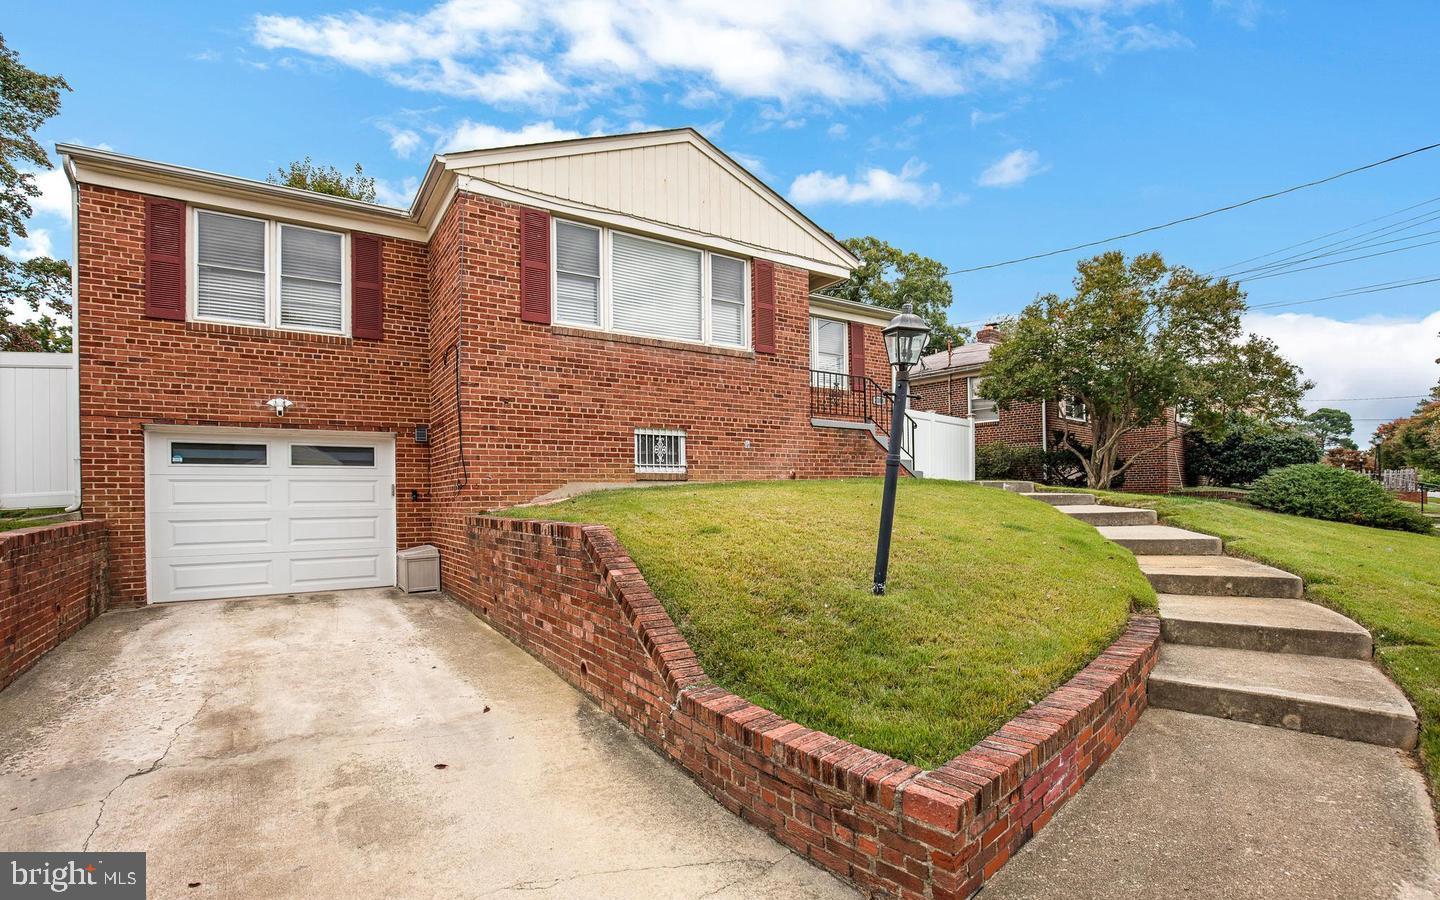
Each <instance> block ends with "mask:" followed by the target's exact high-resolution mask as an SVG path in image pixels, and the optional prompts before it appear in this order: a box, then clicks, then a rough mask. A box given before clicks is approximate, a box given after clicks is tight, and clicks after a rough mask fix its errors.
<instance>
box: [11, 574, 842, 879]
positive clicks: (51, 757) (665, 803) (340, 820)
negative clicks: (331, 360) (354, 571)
mask: <svg viewBox="0 0 1440 900" xmlns="http://www.w3.org/2000/svg"><path fill="white" fill-rule="evenodd" d="M0 848H4V849H6V850H80V849H82V848H88V849H90V850H144V851H147V852H148V854H149V857H148V872H149V875H148V878H149V885H150V896H151V897H154V898H163V897H185V898H200V897H224V898H249V897H253V898H266V900H269V898H275V897H306V898H325V897H336V898H346V900H354V898H360V897H406V898H409V897H443V898H457V897H508V896H517V897H518V896H524V897H527V898H546V897H579V896H583V897H590V898H603V897H626V898H631V897H665V898H682V897H695V898H698V897H714V898H725V897H730V898H741V897H745V898H756V897H758V898H782V897H783V898H842V897H846V898H848V897H854V896H855V894H854V893H853V892H852V891H851V890H850V889H849V888H847V887H846V886H844V885H843V884H841V883H840V882H839V881H837V880H836V879H834V878H832V877H831V876H829V875H827V874H825V873H823V872H821V871H820V870H818V869H816V868H814V867H812V866H810V865H809V864H807V863H806V862H804V861H803V860H801V859H800V858H798V857H796V856H795V855H794V854H792V853H790V852H789V851H787V850H786V849H785V848H783V847H782V846H781V845H779V844H777V843H775V842H774V841H772V840H771V839H770V838H768V837H767V836H765V835H764V834H763V833H761V832H759V831H757V830H755V829H753V828H751V827H749V826H747V825H745V824H744V823H742V822H741V821H740V820H739V819H737V818H735V817H734V816H731V815H730V814H729V813H727V812H725V811H724V810H723V809H722V808H721V807H720V806H718V805H717V804H715V803H714V802H713V801H711V800H710V799H709V798H708V797H707V796H706V795H705V794H704V793H703V792H701V791H700V789H699V788H697V787H696V786H695V785H694V784H693V783H692V782H691V781H690V780H689V779H688V778H686V777H685V775H684V774H682V773H681V772H680V771H679V770H678V769H676V768H674V767H673V766H671V765H670V764H669V763H667V762H665V761H664V760H662V759H661V758H660V757H658V756H657V755H656V754H654V753H653V752H651V751H650V750H648V749H647V748H646V747H645V746H644V745H643V744H641V742H640V741H639V740H638V739H636V738H635V737H634V736H632V735H631V734H630V732H628V731H627V730H625V729H624V728H622V727H621V726H620V725H619V724H618V723H616V722H615V721H614V720H612V719H611V718H609V717H608V716H606V715H604V714H603V713H601V712H600V711H599V710H598V709H596V708H595V707H594V706H593V705H591V704H590V702H589V701H587V700H586V699H585V698H584V697H582V696H581V695H580V694H578V693H576V692H575V691H574V690H572V689H571V688H570V687H569V686H568V685H566V684H565V683H564V682H562V681H561V680H560V679H559V678H557V677H556V676H555V675H553V674H552V673H551V672H550V671H549V670H547V669H545V668H544V667H543V666H541V665H540V664H539V663H537V662H535V661H534V660H533V659H531V658H530V657H529V656H528V655H526V654H525V653H524V652H522V651H521V650H519V649H517V648H515V647H514V646H512V645H511V644H510V643H508V642H507V641H505V640H504V639H503V638H501V637H500V636H499V635H497V634H495V633H494V632H493V631H491V630H490V629H489V628H488V627H486V626H485V625H483V624H482V623H481V622H480V621H479V620H477V619H476V618H475V617H474V616H472V615H471V614H470V613H468V612H466V611H465V610H463V609H461V608H460V607H459V606H457V605H455V604H454V603H452V602H450V601H448V600H446V599H443V598H438V597H434V596H431V597H419V598H416V597H407V596H404V595H402V594H399V593H396V592H394V591H388V590H375V591H354V592H346V593H337V594H314V595H308V596H301V597H277V598H264V599H256V600H236V601H206V602H193V603H185V604H174V605H169V606H164V607H154V608H149V609H144V610H136V611H133V612H116V613H110V614H107V615H105V616H102V617H101V618H100V619H99V620H97V621H96V622H94V623H92V624H91V625H90V626H88V627H87V628H85V629H84V630H83V631H81V632H80V634H78V635H77V636H75V637H74V638H72V639H71V640H70V641H68V642H66V643H65V644H63V645H62V646H61V647H60V648H59V649H58V650H56V651H55V652H54V653H52V654H51V655H50V656H48V657H47V658H45V659H44V660H42V661H41V663H40V664H39V665H38V666H37V667H36V668H35V669H33V670H32V671H30V672H29V673H27V674H26V675H25V676H23V677H22V678H20V679H19V680H18V681H17V682H16V683H15V684H14V685H12V686H11V687H10V688H9V689H8V690H6V691H4V692H3V693H0Z"/></svg>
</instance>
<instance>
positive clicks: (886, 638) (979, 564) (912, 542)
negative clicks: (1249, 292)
mask: <svg viewBox="0 0 1440 900" xmlns="http://www.w3.org/2000/svg"><path fill="white" fill-rule="evenodd" d="M880 494H881V483H880V481H879V480H877V479H848V480H839V481H791V482H744V483H732V484H708V485H683V486H668V487H659V488H648V489H635V490H621V491H605V492H600V493H595V494H588V495H585V496H582V497H578V498H576V499H574V500H569V501H566V502H564V503H559V504H555V505H552V506H544V507H535V508H523V509H517V510H512V511H510V512H508V513H504V514H505V515H512V516H516V517H521V518H544V519H557V520H562V521H571V522H586V523H599V524H605V525H609V526H610V527H611V528H613V529H614V530H615V532H616V534H617V535H618V537H619V538H620V540H621V541H622V542H623V543H624V545H625V547H626V548H627V549H628V550H629V552H630V554H631V556H632V557H633V558H634V559H635V562H636V563H637V564H638V565H639V567H640V569H641V571H642V572H643V573H644V574H645V577H646V579H647V580H648V582H649V583H650V586H651V588H652V589H653V590H654V591H655V593H656V595H657V596H658V597H659V598H660V600H661V601H662V602H663V603H664V604H665V607H666V609H667V610H668V611H669V612H670V615H671V616H672V617H673V618H674V619H675V622H676V624H677V625H678V626H679V628H680V630H681V631H682V632H683V633H684V634H685V636H686V638H687V639H689V641H690V643H691V645H692V646H694V648H695V652H696V653H697V654H698V655H699V657H700V661H701V663H702V664H703V665H704V666H705V670H706V671H707V672H708V673H709V675H710V676H711V677H712V678H713V679H714V680H715V681H716V682H717V683H719V684H721V685H723V686H724V687H726V688H727V689H729V690H731V691H734V692H735V693H737V694H739V695H741V696H743V697H745V698H747V699H749V700H750V701H751V702H753V703H757V704H760V705H762V706H765V707H767V708H769V709H771V710H773V711H774V712H776V713H779V714H780V715H782V716H785V717H787V718H790V719H794V720H795V721H797V722H800V723H801V724H804V725H807V726H809V727H811V728H818V729H821V730H823V731H826V732H828V733H830V734H832V735H835V736H837V737H842V738H845V739H847V740H850V741H853V742H855V743H857V744H860V745H861V746H864V747H868V748H870V749H872V750H878V751H880V752H883V753H888V754H890V755H892V756H896V757H898V758H900V759H904V760H906V761H908V762H912V763H914V764H916V765H920V766H925V767H931V766H935V765H939V764H940V763H943V762H945V761H947V760H949V759H951V758H952V757H954V756H956V755H958V754H959V753H961V752H963V751H964V750H966V749H967V748H969V747H970V746H972V745H973V744H974V743H975V742H976V741H978V740H980V739H981V738H984V737H986V736H988V735H989V734H990V733H992V732H993V731H994V730H995V729H996V728H998V727H999V726H1000V725H1002V724H1003V723H1004V722H1006V721H1007V720H1009V719H1010V718H1011V717H1013V716H1014V715H1015V714H1016V713H1018V712H1020V711H1021V710H1023V709H1024V708H1025V707H1026V706H1027V705H1028V704H1030V703H1033V702H1034V701H1036V700H1039V699H1040V698H1042V697H1044V696H1045V695H1046V694H1047V693H1049V692H1050V691H1051V690H1053V689H1054V688H1055V687H1057V686H1058V685H1060V684H1062V683H1063V682H1064V681H1065V680H1066V679H1067V678H1069V677H1070V676H1071V675H1072V674H1074V673H1075V672H1076V671H1078V670H1079V669H1080V668H1082V667H1083V666H1085V664H1086V663H1088V662H1089V661H1090V660H1091V659H1093V658H1094V657H1095V656H1096V655H1097V654H1098V653H1099V652H1100V651H1101V650H1103V649H1104V648H1105V647H1107V646H1108V645H1109V644H1110V643H1111V642H1112V641H1113V640H1114V639H1115V638H1116V637H1117V636H1118V635H1119V633H1120V632H1121V630H1122V629H1123V628H1124V625H1125V622H1126V619H1127V617H1128V615H1129V612H1130V610H1131V607H1132V606H1133V605H1139V606H1142V607H1147V608H1150V607H1153V606H1154V603H1155V599H1154V596H1155V595H1154V592H1153V591H1152V590H1151V588H1150V585H1149V584H1148V583H1147V582H1146V581H1145V579H1144V577H1143V576H1142V575H1141V574H1140V573H1139V570H1138V569H1137V568H1136V566H1135V563H1134V560H1133V558H1132V557H1131V556H1130V554H1129V553H1127V552H1126V551H1124V550H1121V549H1119V548H1118V547H1116V546H1115V545H1113V544H1111V543H1109V542H1108V541H1105V540H1103V539H1102V538H1101V537H1100V536H1099V535H1098V534H1097V533H1096V531H1095V529H1093V528H1091V527H1089V526H1087V525H1082V524H1080V523H1078V522H1074V521H1072V520H1071V519H1069V518H1068V517H1066V516H1064V515H1061V514H1060V513H1058V512H1056V511H1055V510H1054V509H1052V508H1051V507H1049V506H1046V505H1045V504H1042V503H1036V502H1035V501H1033V500H1028V499H1025V498H1021V497H1016V496H1014V495H1013V494H1007V493H1004V492H1002V491H998V490H993V489H989V488H982V487H977V486H975V485H971V484H961V483H957V482H944V481H912V480H903V481H902V482H901V485H900V491H899V499H898V502H897V512H896V524H895V537H894V549H893V555H892V558H891V565H890V578H889V582H890V584H889V587H890V590H889V592H888V593H887V594H886V595H885V596H883V597H875V596H873V595H872V594H871V593H870V584H871V575H872V567H873V564H874V558H875V532H876V527H877V522H878V520H879V506H880Z"/></svg>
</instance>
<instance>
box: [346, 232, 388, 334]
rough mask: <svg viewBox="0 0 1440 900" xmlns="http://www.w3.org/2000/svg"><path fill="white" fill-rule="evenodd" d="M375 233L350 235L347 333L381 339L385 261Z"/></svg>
mask: <svg viewBox="0 0 1440 900" xmlns="http://www.w3.org/2000/svg"><path fill="white" fill-rule="evenodd" d="M382 246H383V244H382V241H381V239H380V235H378V234H365V233H364V232H360V231H356V232H352V233H351V234H350V333H351V334H352V335H354V336H355V337H357V338H362V339H364V340H367V341H379V340H383V339H384V338H385V258H384V254H383V253H382V252H381V251H382Z"/></svg>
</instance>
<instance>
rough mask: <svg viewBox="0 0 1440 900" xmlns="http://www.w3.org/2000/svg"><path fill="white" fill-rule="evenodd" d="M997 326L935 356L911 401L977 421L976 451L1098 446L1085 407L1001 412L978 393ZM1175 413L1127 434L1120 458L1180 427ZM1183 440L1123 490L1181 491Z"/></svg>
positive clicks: (1145, 462)
mask: <svg viewBox="0 0 1440 900" xmlns="http://www.w3.org/2000/svg"><path fill="white" fill-rule="evenodd" d="M1002 337H1003V336H1002V334H1001V332H1000V330H999V328H997V327H996V325H995V323H991V324H989V325H986V326H985V327H984V328H982V329H980V330H979V331H978V332H976V334H975V341H974V342H973V343H969V344H965V345H963V346H960V347H955V348H952V349H950V350H942V351H940V352H939V353H931V354H929V355H927V356H925V357H924V358H923V359H921V360H920V365H919V366H917V367H916V368H915V369H914V370H912V373H911V376H910V396H911V402H912V403H913V405H914V406H915V408H916V409H923V410H928V411H930V412H938V413H942V414H944V415H947V416H961V417H965V416H973V417H974V419H975V446H977V447H980V446H983V445H985V444H993V443H996V442H1004V443H1006V444H1011V445H1013V446H1038V447H1045V448H1052V447H1056V446H1059V439H1060V436H1061V435H1062V434H1065V433H1068V434H1070V435H1073V439H1074V440H1075V441H1077V442H1079V443H1083V444H1085V445H1089V444H1090V443H1091V442H1092V435H1091V431H1090V422H1089V418H1088V417H1087V416H1086V414H1085V409H1084V407H1083V406H1080V405H1079V404H1073V403H1066V402H1048V403H1016V404H1012V405H1011V407H1010V408H1009V409H1000V408H999V407H997V406H996V404H995V402H994V401H993V400H985V399H982V398H981V397H979V396H978V395H977V394H976V393H975V392H976V390H977V389H978V386H979V383H980V380H981V369H982V368H984V366H985V363H986V362H987V361H989V359H990V350H991V348H992V347H994V346H995V345H996V344H997V343H999V342H1000V340H1001V339H1002ZM1180 427H1182V426H1180V425H1179V424H1177V422H1176V419H1175V413H1174V410H1170V411H1169V412H1168V413H1167V414H1166V416H1165V421H1164V422H1162V423H1157V424H1155V425H1151V426H1149V427H1146V428H1141V429H1138V430H1136V431H1134V432H1131V433H1130V434H1127V435H1125V436H1124V437H1123V438H1121V440H1120V458H1121V459H1128V458H1129V457H1130V456H1131V455H1132V454H1133V453H1135V452H1137V451H1139V450H1142V449H1144V448H1146V447H1152V446H1154V445H1155V444H1157V443H1159V442H1160V441H1162V440H1165V438H1167V437H1169V436H1172V435H1174V434H1175V431H1176V429H1177V428H1180ZM1184 444H1185V442H1184V440H1183V439H1176V440H1174V441H1171V442H1170V443H1169V444H1168V445H1166V446H1165V447H1162V448H1160V449H1158V450H1155V451H1153V452H1151V453H1148V454H1146V455H1145V456H1143V457H1141V458H1140V459H1139V460H1138V461H1136V462H1135V464H1134V465H1132V466H1131V467H1130V468H1129V469H1127V470H1126V471H1125V479H1124V482H1123V485H1122V486H1123V487H1124V489H1125V490H1129V491H1145V492H1159V493H1165V492H1168V491H1170V490H1173V489H1174V488H1177V487H1180V486H1181V484H1182V483H1183V478H1184V471H1185V447H1184Z"/></svg>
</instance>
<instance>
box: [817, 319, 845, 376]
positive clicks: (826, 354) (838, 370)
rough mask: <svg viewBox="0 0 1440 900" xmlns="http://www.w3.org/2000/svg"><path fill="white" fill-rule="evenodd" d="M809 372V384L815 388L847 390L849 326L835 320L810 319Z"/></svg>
mask: <svg viewBox="0 0 1440 900" xmlns="http://www.w3.org/2000/svg"><path fill="white" fill-rule="evenodd" d="M810 370H811V372H810V383H811V384H813V385H814V386H815V387H823V388H835V389H836V390H842V389H844V388H847V387H849V382H850V379H849V377H848V376H849V374H850V326H849V325H847V324H846V323H844V322H841V321H838V320H836V319H823V318H821V317H820V316H811V317H810Z"/></svg>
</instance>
